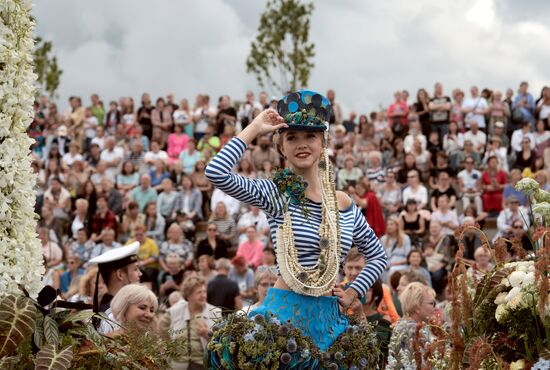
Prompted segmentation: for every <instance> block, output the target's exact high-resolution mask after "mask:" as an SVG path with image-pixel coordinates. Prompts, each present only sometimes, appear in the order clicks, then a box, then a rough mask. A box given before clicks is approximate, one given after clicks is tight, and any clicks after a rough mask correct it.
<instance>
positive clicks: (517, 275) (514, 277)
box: [508, 266, 527, 288]
mask: <svg viewBox="0 0 550 370" xmlns="http://www.w3.org/2000/svg"><path fill="white" fill-rule="evenodd" d="M518 268H525V269H527V266H519V267H518ZM525 275H526V274H525V272H523V271H519V270H518V271H514V272H512V273H511V274H510V276H508V280H509V281H510V285H511V286H512V288H517V287H521V283H522V282H523V279H524V278H525Z"/></svg>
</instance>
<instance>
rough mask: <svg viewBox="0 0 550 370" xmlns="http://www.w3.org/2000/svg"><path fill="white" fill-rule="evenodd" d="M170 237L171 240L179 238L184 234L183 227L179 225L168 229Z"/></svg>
mask: <svg viewBox="0 0 550 370" xmlns="http://www.w3.org/2000/svg"><path fill="white" fill-rule="evenodd" d="M167 234H168V238H169V239H170V240H179V239H180V238H181V236H182V231H181V228H180V227H179V226H178V227H177V228H175V227H172V228H170V229H168V233H167Z"/></svg>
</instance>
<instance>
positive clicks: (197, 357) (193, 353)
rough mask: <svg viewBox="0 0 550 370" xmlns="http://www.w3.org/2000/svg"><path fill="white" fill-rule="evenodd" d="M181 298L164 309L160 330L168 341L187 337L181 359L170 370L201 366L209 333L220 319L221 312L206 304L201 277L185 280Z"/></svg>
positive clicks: (204, 285) (204, 287)
mask: <svg viewBox="0 0 550 370" xmlns="http://www.w3.org/2000/svg"><path fill="white" fill-rule="evenodd" d="M182 295H183V298H184V299H182V300H181V301H179V302H178V303H176V304H175V305H174V306H172V307H170V308H169V309H168V311H167V313H166V315H165V316H164V318H163V319H162V321H161V323H160V328H161V332H162V333H164V335H165V336H169V337H171V339H176V338H187V339H186V341H185V342H184V343H185V346H186V348H185V349H184V350H183V351H182V354H183V356H182V358H179V359H177V360H175V361H173V362H172V368H175V369H178V368H184V369H192V368H197V367H196V366H197V365H199V366H201V364H202V363H203V357H204V351H205V350H206V346H207V344H208V338H209V333H210V331H211V329H212V326H213V325H214V323H215V321H216V320H219V319H220V318H221V310H220V309H219V308H217V307H214V306H212V305H211V304H209V303H207V300H206V282H205V281H204V279H203V278H201V277H198V276H189V277H188V278H186V279H185V280H184V282H183V285H182ZM201 367H202V366H201Z"/></svg>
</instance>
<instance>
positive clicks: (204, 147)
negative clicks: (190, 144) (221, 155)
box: [197, 125, 222, 157]
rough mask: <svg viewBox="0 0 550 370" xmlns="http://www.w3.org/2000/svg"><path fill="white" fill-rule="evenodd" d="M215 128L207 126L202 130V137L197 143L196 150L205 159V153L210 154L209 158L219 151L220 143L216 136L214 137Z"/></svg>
mask: <svg viewBox="0 0 550 370" xmlns="http://www.w3.org/2000/svg"><path fill="white" fill-rule="evenodd" d="M214 131H215V128H214V127H213V126H211V125H209V126H207V127H206V129H205V130H204V135H203V137H202V138H201V139H200V140H199V142H198V143H197V150H198V151H199V152H201V154H202V155H203V156H204V157H206V151H209V152H210V155H211V156H214V155H216V153H218V151H219V150H220V149H221V146H222V145H221V141H220V138H219V137H218V136H216V135H215V132H214Z"/></svg>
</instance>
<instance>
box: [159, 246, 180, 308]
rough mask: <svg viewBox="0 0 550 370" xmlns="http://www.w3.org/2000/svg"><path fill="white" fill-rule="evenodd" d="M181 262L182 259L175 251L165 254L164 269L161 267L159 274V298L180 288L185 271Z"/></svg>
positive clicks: (165, 296)
mask: <svg viewBox="0 0 550 370" xmlns="http://www.w3.org/2000/svg"><path fill="white" fill-rule="evenodd" d="M159 261H160V259H159ZM182 262H183V261H182V259H181V258H180V256H179V255H178V254H176V253H170V254H168V256H166V262H165V263H164V264H165V266H166V269H165V270H164V269H163V271H162V272H161V273H160V275H159V294H160V297H161V298H168V296H169V295H170V294H172V293H173V292H176V291H179V290H180V287H181V283H182V282H183V278H184V273H185V270H184V269H183V265H182Z"/></svg>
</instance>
